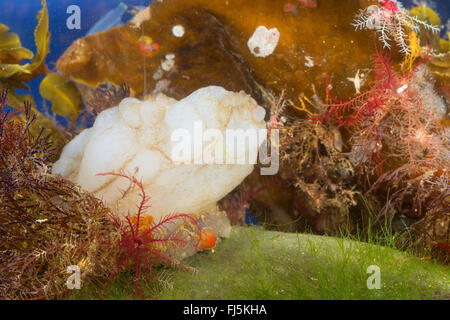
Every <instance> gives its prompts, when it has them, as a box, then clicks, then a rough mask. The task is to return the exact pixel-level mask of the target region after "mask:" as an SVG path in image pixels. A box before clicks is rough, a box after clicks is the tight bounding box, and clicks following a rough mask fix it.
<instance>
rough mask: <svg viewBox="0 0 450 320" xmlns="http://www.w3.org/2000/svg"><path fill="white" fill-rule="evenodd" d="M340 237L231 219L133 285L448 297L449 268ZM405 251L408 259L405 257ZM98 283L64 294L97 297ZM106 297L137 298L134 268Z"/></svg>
mask: <svg viewBox="0 0 450 320" xmlns="http://www.w3.org/2000/svg"><path fill="white" fill-rule="evenodd" d="M408 257H409V256H408V254H407V253H404V252H401V251H398V250H395V249H391V248H388V247H383V246H379V245H374V244H367V243H362V242H357V241H351V240H346V239H343V238H332V237H324V236H314V235H309V234H288V233H280V232H272V231H265V230H263V229H262V228H259V227H251V228H243V227H235V228H234V229H233V232H232V235H231V237H230V238H229V239H225V240H224V241H222V242H221V243H220V244H219V245H218V246H217V248H216V250H215V251H214V252H207V253H200V254H197V255H195V256H193V257H191V258H189V259H187V260H186V261H185V262H186V264H187V265H189V266H191V267H194V268H196V272H194V273H189V272H186V271H182V270H175V269H170V268H159V269H157V270H154V277H153V279H154V280H153V281H152V282H141V283H140V289H142V292H143V294H144V295H145V296H146V297H148V298H151V299H181V300H184V299H191V300H195V299H200V300H202V299H217V300H220V299H449V298H450V268H448V267H447V266H443V265H440V264H438V263H437V262H434V261H429V260H418V259H408ZM405 258H407V259H405ZM371 265H377V266H379V267H380V271H381V289H379V290H376V289H374V290H369V289H368V288H367V279H368V277H369V276H370V275H371V274H368V273H367V268H368V267H369V266H371ZM102 287H103V285H102V283H100V282H98V283H94V284H90V285H89V286H87V287H85V288H82V289H81V290H80V291H78V292H76V293H75V294H74V295H72V296H71V297H70V298H75V299H98V298H99V297H100V292H101V291H102V290H101V289H102ZM104 298H105V299H136V298H138V296H137V294H136V291H135V288H134V282H133V274H132V273H127V272H123V273H121V274H120V275H118V276H117V277H116V278H115V279H114V280H113V281H112V282H111V284H110V285H109V287H108V289H107V290H106V291H105V295H104Z"/></svg>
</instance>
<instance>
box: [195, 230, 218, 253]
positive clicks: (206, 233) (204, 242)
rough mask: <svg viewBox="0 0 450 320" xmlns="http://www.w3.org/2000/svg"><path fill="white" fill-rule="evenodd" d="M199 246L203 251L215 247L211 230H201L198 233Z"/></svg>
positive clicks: (214, 238)
mask: <svg viewBox="0 0 450 320" xmlns="http://www.w3.org/2000/svg"><path fill="white" fill-rule="evenodd" d="M199 237H200V246H201V247H202V248H205V249H211V248H214V247H215V245H216V240H217V238H216V235H215V234H214V231H212V230H211V229H202V230H200V232H199Z"/></svg>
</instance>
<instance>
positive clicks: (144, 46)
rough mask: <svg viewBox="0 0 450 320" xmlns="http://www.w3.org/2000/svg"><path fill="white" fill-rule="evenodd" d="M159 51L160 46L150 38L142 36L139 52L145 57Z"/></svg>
mask: <svg viewBox="0 0 450 320" xmlns="http://www.w3.org/2000/svg"><path fill="white" fill-rule="evenodd" d="M158 49H159V44H157V43H156V42H153V40H152V38H150V37H149V36H142V37H141V38H140V39H139V50H140V51H141V52H142V53H144V54H145V55H151V54H152V53H153V51H155V50H158Z"/></svg>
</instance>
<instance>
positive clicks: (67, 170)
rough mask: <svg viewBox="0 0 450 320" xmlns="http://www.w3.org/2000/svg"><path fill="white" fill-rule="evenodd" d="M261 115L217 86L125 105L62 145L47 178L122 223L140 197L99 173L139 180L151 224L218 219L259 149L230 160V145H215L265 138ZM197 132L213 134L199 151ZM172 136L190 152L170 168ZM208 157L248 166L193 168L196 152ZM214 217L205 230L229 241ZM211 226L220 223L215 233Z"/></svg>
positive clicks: (242, 97)
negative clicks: (69, 184)
mask: <svg viewBox="0 0 450 320" xmlns="http://www.w3.org/2000/svg"><path fill="white" fill-rule="evenodd" d="M264 115H265V111H264V109H263V108H262V107H260V106H258V104H257V103H256V101H255V100H254V99H252V98H251V97H250V96H249V95H247V94H245V93H244V92H240V93H235V92H230V91H227V90H225V89H223V88H221V87H216V86H210V87H206V88H202V89H199V90H197V91H195V92H193V93H192V94H190V95H189V96H188V97H186V98H184V99H182V100H180V101H176V100H175V99H172V98H170V97H167V96H165V95H164V94H158V95H155V96H150V97H148V98H146V99H145V100H144V101H141V100H138V99H135V98H126V99H124V100H123V101H122V102H121V103H120V104H119V106H117V107H114V108H111V109H107V110H105V111H103V112H102V113H100V114H99V115H98V116H97V118H96V120H95V123H94V125H93V127H92V128H89V129H85V130H83V131H82V132H81V133H80V134H79V135H78V136H77V137H75V138H74V139H73V140H72V141H71V142H70V143H69V144H68V145H66V146H65V148H64V149H63V151H62V154H61V157H60V159H59V160H58V161H57V162H56V163H55V164H54V166H53V171H52V172H53V173H54V174H61V175H62V176H63V177H65V178H67V179H69V180H71V181H73V182H75V183H77V184H79V185H80V186H81V187H82V188H84V189H85V190H87V191H89V192H92V193H93V194H95V195H96V196H97V197H99V198H101V199H103V200H104V201H105V203H106V204H107V205H108V206H109V207H110V208H111V209H112V210H114V211H115V212H117V213H118V214H120V215H122V216H125V215H127V214H128V212H130V213H134V212H136V205H137V204H138V203H139V200H140V193H139V190H138V189H137V188H134V189H132V190H131V191H130V192H128V193H126V194H125V196H123V195H122V192H123V190H126V189H127V188H128V187H129V185H128V181H127V180H126V179H123V178H120V177H119V178H118V177H115V176H98V174H99V173H107V172H120V171H122V172H125V173H127V174H131V175H134V176H136V177H137V178H138V179H141V180H142V182H143V185H144V188H145V191H146V193H147V194H148V195H149V196H150V198H151V199H150V205H151V207H150V209H149V212H148V213H149V214H151V215H152V216H153V217H154V218H155V219H160V218H161V217H162V216H164V215H167V214H171V213H190V214H198V215H199V216H205V215H206V216H207V215H208V214H212V213H214V214H215V215H217V212H218V210H217V208H216V205H217V201H219V200H220V199H222V198H223V197H224V196H225V195H226V194H228V193H229V192H230V191H232V190H233V189H234V188H235V187H236V186H238V185H239V184H240V183H241V182H242V180H243V179H244V178H245V177H246V176H247V175H249V174H250V173H251V172H252V170H253V167H254V164H253V163H255V162H256V159H255V157H256V156H257V150H258V149H259V146H260V141H259V140H258V142H256V143H255V141H253V142H252V141H248V143H245V142H242V141H240V142H239V141H238V142H237V143H238V144H239V145H238V146H236V147H237V152H235V151H236V150H232V149H230V144H229V141H226V142H225V143H224V141H221V139H217V137H220V133H222V134H223V136H225V132H228V131H229V130H231V131H232V130H233V129H234V130H236V129H239V130H241V131H245V132H247V133H248V132H252V131H261V130H265V128H266V126H265V122H264ZM198 129H201V130H202V131H203V132H204V133H206V132H208V130H209V132H210V133H211V132H213V133H214V134H212V135H211V134H209V137H206V136H205V135H203V137H200V140H201V141H200V144H198V142H199V140H198V139H197V138H196V135H198V132H197V131H198ZM210 129H211V130H210ZM174 132H178V133H180V132H184V133H185V134H186V135H187V136H185V137H184V138H185V139H184V140H183V141H184V142H183V143H186V141H188V142H189V141H190V140H189V138H192V140H191V142H192V144H190V145H189V147H191V146H192V147H193V149H194V150H193V152H192V158H191V159H192V160H193V161H191V162H188V161H186V162H185V163H183V162H180V161H174V160H173V157H172V152H173V149H174V148H177V147H178V149H179V147H180V141H181V140H179V141H175V140H174V137H173V133H174ZM249 140H251V139H249ZM241 143H244V145H245V148H242V144H241ZM198 145H200V146H201V149H200V150H198ZM235 149H236V148H235ZM211 150H215V152H217V150H219V151H220V152H222V153H223V154H225V157H227V156H229V155H230V154H231V155H233V156H235V157H236V158H238V159H242V158H243V157H246V158H247V159H248V162H247V163H246V164H236V163H231V164H229V163H228V162H225V163H224V164H216V163H202V162H201V161H198V160H199V159H198V151H200V152H202V153H211ZM213 153H214V152H213ZM200 160H201V157H200ZM217 217H218V218H219V219H212V220H215V222H214V221H213V222H212V223H210V225H213V226H214V228H216V230H215V231H216V234H217V235H220V236H227V234H229V231H230V227H229V222H228V220H227V219H226V217H225V218H224V217H223V216H221V217H219V215H217ZM210 220H211V219H210ZM217 220H221V221H222V222H221V223H219V224H220V226H217V222H218V221H217ZM224 221H225V222H224Z"/></svg>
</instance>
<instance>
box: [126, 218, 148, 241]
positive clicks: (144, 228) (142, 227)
mask: <svg viewBox="0 0 450 320" xmlns="http://www.w3.org/2000/svg"><path fill="white" fill-rule="evenodd" d="M137 217H138V216H137V215H135V216H132V217H131V218H130V222H131V224H132V226H133V228H135V229H136V228H138V225H137V221H138V218H137ZM152 223H153V217H152V216H151V215H149V214H143V215H141V217H140V219H139V234H145V233H146V232H148V231H149V230H151V228H152V226H153V225H152ZM145 238H146V239H147V240H150V239H152V235H151V233H148V234H146V235H145Z"/></svg>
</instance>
